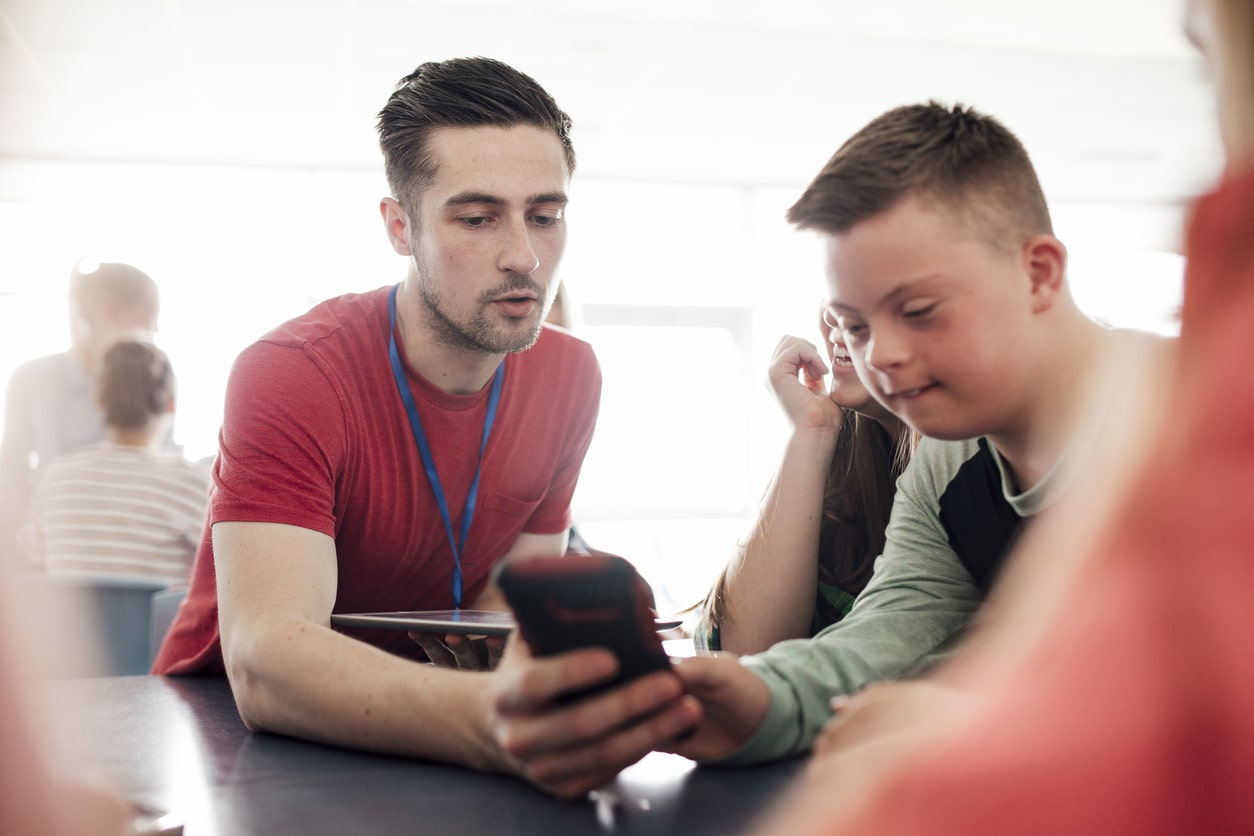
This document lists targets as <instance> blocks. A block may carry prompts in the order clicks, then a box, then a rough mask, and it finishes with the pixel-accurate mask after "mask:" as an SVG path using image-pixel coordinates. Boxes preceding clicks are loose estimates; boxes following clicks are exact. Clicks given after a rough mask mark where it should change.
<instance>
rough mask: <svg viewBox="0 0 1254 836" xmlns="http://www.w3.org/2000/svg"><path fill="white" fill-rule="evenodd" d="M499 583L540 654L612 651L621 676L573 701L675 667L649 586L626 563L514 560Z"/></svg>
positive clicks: (596, 558)
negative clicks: (661, 636)
mask: <svg viewBox="0 0 1254 836" xmlns="http://www.w3.org/2000/svg"><path fill="white" fill-rule="evenodd" d="M497 585H498V586H499V587H500V589H501V591H502V592H504V593H505V598H506V600H507V601H509V604H510V606H511V607H512V608H513V610H514V618H515V619H516V620H517V622H518V629H519V632H521V634H522V637H523V639H524V640H525V641H526V642H527V646H528V647H530V648H531V652H532V653H533V654H534V655H536V656H549V655H553V654H556V653H561V652H564V651H568V650H574V649H576V648H581V647H605V648H608V649H609V650H611V651H613V653H614V655H615V656H617V657H618V665H619V671H618V676H617V677H616V678H615V679H614V680H613V681H611V682H607V683H605V684H603V685H600V686H597V687H595V688H592V689H589V690H586V691H580V692H578V693H574V694H568V695H566V697H565V699H571V698H574V697H576V696H585V695H587V694H589V693H594V692H595V691H599V690H603V689H605V688H608V687H611V686H613V685H615V684H618V683H620V682H624V681H626V680H629V679H633V678H635V677H637V676H642V675H643V674H646V673H650V672H652V671H658V670H669V668H670V660H669V658H668V657H667V655H666V651H664V650H663V649H662V642H661V640H660V639H658V635H657V627H656V625H655V623H654V618H653V611H652V609H651V604H652V601H651V595H650V593H649V587H648V585H647V584H646V583H645V582H644V579H643V578H641V577H640V575H639V573H637V572H636V570H635V567H633V566H632V565H631V564H630V563H628V562H627V561H626V560H624V559H623V558H621V557H617V556H615V555H610V554H593V555H579V556H569V557H536V558H521V559H513V560H510V561H508V562H506V563H504V564H502V565H501V567H500V568H499V569H498V571H497Z"/></svg>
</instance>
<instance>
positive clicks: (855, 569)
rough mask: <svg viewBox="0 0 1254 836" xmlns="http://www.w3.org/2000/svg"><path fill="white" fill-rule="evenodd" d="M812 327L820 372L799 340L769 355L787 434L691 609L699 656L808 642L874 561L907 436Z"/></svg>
mask: <svg viewBox="0 0 1254 836" xmlns="http://www.w3.org/2000/svg"><path fill="white" fill-rule="evenodd" d="M819 327H820V331H821V333H822V336H823V343H824V345H825V347H826V349H827V351H826V353H827V362H826V363H825V362H824V360H823V358H822V356H820V354H819V353H818V351H817V349H816V348H815V346H814V345H812V344H811V343H810V342H808V341H806V340H803V339H801V338H799V337H794V336H786V337H784V338H783V339H782V340H780V342H779V345H778V346H777V347H776V349H775V354H774V357H773V358H772V361H771V365H770V371H769V372H768V379H769V382H770V386H771V390H772V392H773V393H774V395H775V397H776V399H777V400H778V401H779V403H780V405H781V406H782V407H783V409H784V412H785V413H786V414H787V416H788V420H789V422H790V423H791V424H792V427H793V431H792V435H791V436H790V438H789V440H788V444H787V446H786V447H785V451H784V457H783V460H782V462H781V463H780V467H779V471H778V472H777V473H776V475H775V478H774V479H773V480H772V482H771V484H770V487H769V488H768V489H767V493H766V496H765V498H764V500H763V502H762V506H761V509H760V512H759V515H758V519H757V521H756V523H755V525H754V527H753V530H752V532H751V533H750V535H749V537H748V539H747V540H746V541H745V542H744V543H743V544H741V545H740V546H739V548H738V549H737V551H736V553H735V555H733V557H732V559H731V561H730V562H729V563H728V565H727V566H726V567H725V568H724V569H723V571H722V572H721V573H720V574H719V577H718V579H717V581H716V582H715V583H714V586H713V588H712V589H711V590H710V593H709V595H708V596H707V598H706V600H705V603H704V605H703V606H702V609H701V615H700V618H699V620H698V625H697V630H696V633H695V640H696V644H697V646H698V647H699V648H701V649H704V650H724V651H730V652H735V653H741V654H746V653H758V652H761V651H763V650H766V649H767V648H769V647H770V646H771V645H773V644H776V643H777V642H781V641H784V640H786V639H797V638H805V637H807V636H812V635H814V634H816V633H818V632H819V631H820V630H822V629H823V628H824V627H827V626H828V625H829V624H834V623H836V622H837V621H840V620H841V619H842V618H844V617H845V615H847V614H848V613H849V610H850V609H851V608H852V606H853V602H854V599H855V598H857V596H858V593H859V592H861V591H862V588H863V587H865V586H866V584H867V581H869V580H870V579H871V572H872V569H873V567H874V563H875V558H876V557H877V556H878V555H879V554H880V552H881V551H883V548H884V529H885V527H886V526H887V525H888V517H889V514H890V512H891V511H892V505H893V494H894V490H895V485H896V482H897V477H898V476H900V475H901V471H902V470H903V469H904V468H905V465H906V463H907V462H908V461H909V457H910V453H911V449H912V439H913V436H912V433H911V432H910V430H909V428H908V427H907V426H906V425H905V424H904V423H903V422H902V421H901V420H900V419H898V418H897V416H895V415H893V414H892V413H891V412H889V411H888V410H886V409H884V407H883V406H881V405H880V404H879V403H878V402H877V401H876V400H875V399H874V398H872V397H871V395H870V393H869V392H867V390H866V387H865V386H863V385H862V382H861V381H860V380H858V376H857V374H856V373H855V371H854V369H853V366H852V364H851V363H850V361H849V353H848V351H847V350H846V349H845V346H844V343H843V342H841V341H840V339H839V337H838V335H837V334H836V332H835V331H834V329H833V320H832V317H831V314H830V312H829V311H826V310H824V311H823V312H822V313H821V314H820V316H819ZM827 375H830V377H831V383H830V388H829V387H827V386H825V385H824V378H825V377H826V376H827Z"/></svg>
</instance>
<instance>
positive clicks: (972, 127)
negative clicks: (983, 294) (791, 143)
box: [788, 101, 1053, 251]
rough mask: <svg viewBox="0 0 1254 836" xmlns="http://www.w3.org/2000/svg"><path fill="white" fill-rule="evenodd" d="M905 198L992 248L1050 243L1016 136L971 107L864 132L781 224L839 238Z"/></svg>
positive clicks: (886, 118)
mask: <svg viewBox="0 0 1254 836" xmlns="http://www.w3.org/2000/svg"><path fill="white" fill-rule="evenodd" d="M906 197H918V198H921V199H923V200H925V201H928V202H930V203H932V204H934V205H935V206H936V207H937V208H939V209H941V210H944V211H946V212H948V213H950V214H951V215H952V216H953V218H954V219H955V220H956V221H958V222H959V223H961V224H963V225H964V226H966V227H967V228H968V229H969V230H970V231H971V232H972V234H974V235H975V236H976V237H978V238H980V239H981V240H984V241H986V242H987V243H988V244H990V245H992V246H994V247H997V248H999V249H1003V250H1008V251H1013V250H1017V249H1018V248H1019V247H1020V246H1021V245H1022V244H1023V243H1024V242H1026V241H1027V240H1028V239H1029V238H1031V237H1032V236H1033V235H1039V234H1049V235H1052V234H1053V226H1052V224H1051V222H1050V219H1049V209H1048V207H1047V206H1046V204H1045V195H1044V194H1043V193H1042V191H1041V185H1040V182H1039V181H1038V180H1037V178H1036V171H1035V169H1034V168H1033V167H1032V161H1031V160H1030V159H1029V158H1028V152H1027V151H1026V150H1025V149H1024V147H1023V144H1022V143H1021V142H1019V140H1018V139H1017V138H1016V137H1015V135H1014V134H1012V133H1011V132H1010V131H1009V130H1008V129H1007V128H1006V127H1005V126H1004V125H1002V124H1001V123H1000V122H998V121H997V120H996V119H993V118H992V117H990V116H985V115H984V114H981V113H979V112H977V111H976V110H974V109H972V108H969V107H963V106H961V105H954V106H953V107H946V106H944V105H941V104H938V103H937V102H934V101H933V102H928V103H927V104H917V105H906V106H904V107H898V108H894V109H893V110H890V111H888V112H887V113H884V114H882V115H880V116H878V117H876V118H875V119H873V120H871V121H870V122H869V123H867V125H866V126H865V127H864V128H862V130H860V131H858V132H857V133H856V134H854V135H853V136H852V137H850V138H849V140H848V141H846V142H845V144H844V145H842V146H841V147H840V149H839V150H837V151H836V153H835V154H834V155H833V156H832V158H831V159H830V160H829V161H828V162H827V165H825V166H824V167H823V170H822V171H821V172H819V175H818V176H817V177H816V178H815V179H814V182H812V183H811V184H810V185H809V186H808V187H807V188H806V190H805V192H804V193H803V194H802V195H801V198H800V199H799V200H798V201H797V202H796V203H795V204H794V205H793V206H792V208H791V209H789V210H788V220H789V221H790V222H792V223H794V224H796V225H797V226H798V227H800V228H801V229H813V230H817V231H819V232H822V233H826V234H828V235H841V234H844V233H846V232H848V231H849V230H850V229H852V228H853V227H854V226H856V225H857V224H859V223H861V222H862V221H865V220H867V219H868V218H872V217H874V216H876V215H879V214H880V213H881V212H884V211H886V210H888V209H890V208H892V207H893V206H894V205H896V204H897V203H898V202H899V201H901V200H902V199H904V198H906Z"/></svg>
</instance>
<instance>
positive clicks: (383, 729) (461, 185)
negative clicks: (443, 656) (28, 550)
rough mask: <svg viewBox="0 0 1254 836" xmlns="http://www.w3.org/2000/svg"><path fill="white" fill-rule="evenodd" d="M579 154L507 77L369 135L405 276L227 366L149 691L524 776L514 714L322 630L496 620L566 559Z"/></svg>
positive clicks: (434, 66) (448, 72)
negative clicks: (432, 613) (156, 684)
mask: <svg viewBox="0 0 1254 836" xmlns="http://www.w3.org/2000/svg"><path fill="white" fill-rule="evenodd" d="M569 130H570V119H569V117H567V115H566V114H565V113H564V112H562V111H561V110H560V109H559V108H558V107H557V104H556V103H555V102H554V101H553V99H552V98H551V97H550V96H549V94H548V93H547V92H545V91H544V90H543V89H542V88H541V87H540V86H539V85H538V84H537V83H536V82H535V81H534V80H533V79H531V78H530V77H528V76H526V75H524V74H522V73H520V72H518V71H516V70H514V69H512V68H511V67H508V66H506V65H504V64H501V63H500V62H497V61H492V60H489V59H484V58H474V59H455V60H450V61H445V62H441V63H428V64H423V65H422V66H420V67H418V68H417V69H416V70H415V71H414V72H413V73H412V74H411V75H409V76H408V77H406V78H404V79H402V80H401V82H400V83H399V85H398V86H397V88H396V90H395V91H394V92H393V94H392V96H391V97H390V99H389V100H388V103H387V105H386V106H385V107H384V108H383V110H382V112H381V113H380V115H379V137H380V145H381V147H382V150H383V156H384V161H385V165H386V170H387V175H388V182H389V185H390V187H391V190H392V195H391V196H390V197H386V198H384V199H383V200H382V202H381V207H380V209H381V213H382V217H383V225H384V229H385V231H386V233H387V236H388V240H389V241H390V243H391V245H392V247H393V248H394V249H395V250H396V252H397V253H399V254H400V255H402V256H404V257H405V258H406V260H407V262H408V274H407V276H406V277H405V279H404V280H403V281H402V282H400V283H399V284H397V285H395V286H390V287H382V288H379V289H378V290H375V291H372V292H369V293H364V294H350V295H347V296H341V297H337V298H334V299H331V300H328V301H326V302H324V303H322V304H319V305H317V306H316V307H314V308H313V309H312V310H310V311H309V312H308V313H306V314H304V315H303V316H300V317H297V318H296V319H294V320H292V321H290V322H288V323H286V324H284V325H281V326H279V327H278V328H276V329H275V330H274V331H272V332H271V333H270V334H268V335H266V336H265V337H263V338H262V339H261V340H260V341H259V342H257V343H256V344H254V345H253V346H251V347H250V348H248V349H246V350H245V351H244V352H243V354H241V356H240V358H239V359H238V361H237V362H236V364H235V367H234V369H233V371H232V374H231V379H230V383H229V386H228V390H227V402H226V411H225V416H224V421H223V427H222V434H221V451H220V453H219V456H218V459H217V462H216V464H215V467H214V492H213V498H212V503H211V511H210V521H209V522H210V526H209V528H207V530H206V532H205V537H204V540H203V542H202V544H201V547H200V551H199V554H198V555H197V559H196V563H195V567H194V569H193V577H192V582H191V587H190V591H189V593H188V596H187V600H186V602H185V603H184V604H183V606H182V608H181V609H180V611H179V614H178V616H177V618H176V620H175V622H174V624H173V625H172V628H171V631H170V634H169V635H168V637H167V638H166V641H165V643H164V644H163V646H162V648H161V651H160V653H159V655H158V656H157V659H156V662H155V664H154V671H155V672H156V673H162V674H188V673H198V674H203V673H209V674H214V673H216V674H221V673H225V674H226V675H227V676H228V677H229V679H230V682H231V687H232V690H233V692H234V695H235V701H236V704H237V705H238V707H239V711H240V715H241V717H242V718H243V720H244V722H245V723H246V724H247V725H248V726H249V727H250V728H253V729H260V730H267V731H273V732H280V733H284V734H290V735H293V736H297V737H304V738H309V739H313V740H318V741H323V742H327V743H333V744H337V745H341V746H349V747H359V748H366V749H373V750H377V751H385V752H393V753H397V754H403V755H412V756H418V757H425V758H431V759H437V760H447V761H451V762H454V763H460V764H465V765H469V766H474V767H477V768H481V769H486V770H495V771H510V772H516V771H518V769H519V763H518V761H517V760H515V759H514V758H512V757H510V756H508V755H506V754H505V753H504V752H503V750H502V749H501V747H500V745H499V744H498V742H497V740H496V738H495V737H494V732H495V730H496V729H497V728H498V726H499V725H500V724H501V723H502V720H501V716H502V713H503V712H506V713H507V712H508V711H509V710H510V706H509V705H505V706H504V707H503V708H501V707H498V706H497V705H496V704H495V703H494V702H493V693H494V692H493V689H492V687H491V686H492V677H493V676H496V674H486V673H475V672H468V671H459V670H448V669H444V668H440V667H435V666H431V665H424V664H416V663H415V662H414V661H413V660H412V659H410V658H405V657H406V656H409V657H421V655H422V654H421V651H420V649H419V646H418V645H417V644H415V643H414V642H413V641H411V640H410V639H409V638H408V637H407V636H406V635H405V634H404V633H403V632H399V633H397V632H387V631H361V633H360V634H357V635H356V637H349V636H347V635H345V634H344V633H342V632H339V631H337V630H335V629H333V628H332V627H331V624H330V616H331V614H332V613H333V612H353V611H380V610H423V609H443V608H448V607H452V606H459V605H464V606H475V607H495V608H498V609H499V608H502V607H503V603H501V602H500V601H499V600H498V598H497V593H496V592H495V590H494V589H493V588H492V587H491V585H490V583H489V579H490V571H491V569H492V567H493V566H494V565H495V564H496V563H498V562H500V561H501V560H503V559H510V558H513V557H518V556H523V557H525V556H530V555H537V556H538V555H560V554H563V553H564V552H565V550H566V536H567V535H566V532H567V530H568V529H569V528H570V500H571V495H572V492H573V491H574V488H575V481H576V478H577V476H578V473H579V469H580V466H581V464H582V461H583V458H584V453H585V452H586V451H587V448H588V445H589V443H590V441H591V438H592V432H593V425H594V422H595V419H596V413H597V408H598V402H599V397H600V388H601V378H600V372H599V370H598V367H597V363H596V360H595V358H594V356H593V354H592V350H591V349H590V347H589V346H588V345H587V344H586V343H584V342H582V341H580V340H578V339H576V338H574V337H572V336H570V335H569V334H567V333H565V332H563V331H561V330H549V329H546V328H544V327H543V326H542V322H543V320H544V315H545V312H546V311H547V309H548V306H549V304H550V303H551V301H552V299H553V294H554V293H555V292H556V289H557V281H556V279H555V272H556V270H557V267H558V262H559V260H560V258H561V255H562V251H563V249H564V246H565V241H566V226H565V219H564V216H565V211H566V203H567V190H568V183H569V179H570V175H571V172H572V170H573V168H574V162H575V160H574V152H573V150H572V147H571V142H570V135H569ZM511 670H513V669H511V668H507V669H506V671H505V673H506V674H508V673H510V671H511ZM522 675H524V676H525V675H526V674H525V671H523V672H522ZM661 679H662V682H661V683H660V684H657V683H653V685H652V686H651V685H650V683H649V682H646V683H643V684H642V685H640V686H639V687H640V689H641V691H643V692H647V691H649V689H650V688H651V687H653V691H652V693H654V694H656V695H657V699H656V700H654V701H653V702H650V699H649V697H648V695H647V694H646V695H645V696H644V697H643V698H642V699H640V700H639V701H638V702H637V704H638V705H640V706H642V711H644V712H648V711H649V710H650V709H652V708H657V707H661V706H664V705H666V704H668V703H670V702H673V701H674V699H675V697H677V695H678V693H679V685H678V683H677V682H672V681H671V680H673V679H674V677H672V676H669V675H666V676H664V677H661ZM572 713H574V714H576V715H578V713H579V712H578V711H575V712H572ZM557 716H558V717H559V719H564V718H565V717H566V716H567V715H566V714H563V713H561V712H558V713H557ZM682 719H683V718H681V720H682ZM691 720H692V712H691V711H690V712H689V715H688V716H687V718H686V720H685V721H684V722H687V723H688V724H690V723H691ZM571 725H578V721H576V722H572V723H571ZM680 725H683V723H682V722H681V723H680ZM583 728H586V729H590V730H591V732H590V733H597V732H598V731H599V730H598V729H597V728H596V726H595V724H587V723H584V724H583ZM678 730H679V728H678V727H677V728H675V729H673V730H672V732H673V731H678ZM631 755H632V758H633V759H634V758H636V757H639V753H637V752H632V753H631ZM626 762H630V760H628V761H626ZM621 765H623V764H622V763H619V762H618V761H614V766H616V767H619V766H621Z"/></svg>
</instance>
